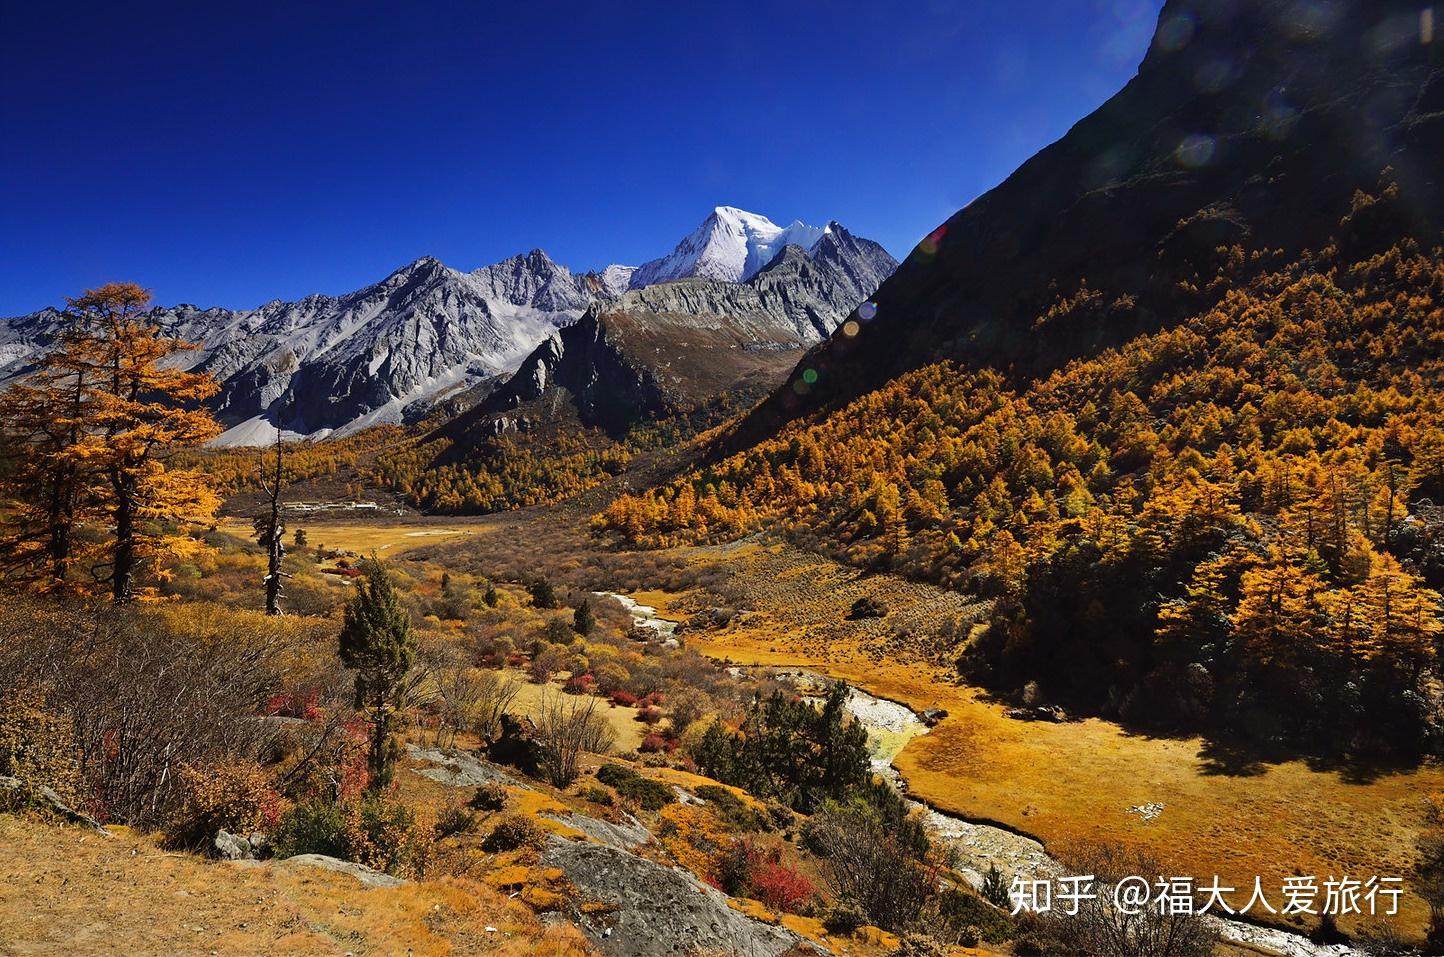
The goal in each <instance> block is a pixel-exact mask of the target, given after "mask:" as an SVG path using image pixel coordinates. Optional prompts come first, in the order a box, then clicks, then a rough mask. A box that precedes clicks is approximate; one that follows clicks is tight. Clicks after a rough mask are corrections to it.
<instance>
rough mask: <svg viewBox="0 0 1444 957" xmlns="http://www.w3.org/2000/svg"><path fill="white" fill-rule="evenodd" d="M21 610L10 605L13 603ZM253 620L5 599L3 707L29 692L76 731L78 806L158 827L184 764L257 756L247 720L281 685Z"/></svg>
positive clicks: (258, 741) (272, 651) (0, 623)
mask: <svg viewBox="0 0 1444 957" xmlns="http://www.w3.org/2000/svg"><path fill="white" fill-rule="evenodd" d="M17 605H18V607H16V606H17ZM258 618H260V616H250V617H247V616H235V617H231V616H229V615H226V616H220V615H218V616H216V617H215V619H214V620H213V621H207V622H205V623H204V624H206V625H207V626H208V627H207V628H205V629H195V630H193V629H191V628H188V627H185V622H186V619H185V618H184V617H181V616H178V615H177V614H176V613H175V612H171V613H169V614H157V613H148V612H146V611H145V610H143V609H109V608H106V609H89V608H72V607H62V606H59V605H56V604H53V603H50V602H44V601H29V600H23V599H16V600H12V605H11V608H10V609H9V610H8V613H7V614H6V615H5V616H4V617H3V619H0V702H6V704H5V705H0V710H5V711H8V710H9V702H11V701H12V700H14V698H13V696H14V695H15V690H14V689H18V688H22V687H25V688H38V689H40V693H41V694H43V696H44V701H45V708H46V711H47V713H48V714H50V715H52V716H54V717H55V718H56V719H57V720H59V721H61V722H64V723H65V724H68V725H69V727H70V728H72V729H73V734H74V739H75V753H76V759H77V762H78V765H79V773H80V777H81V780H82V782H83V789H84V791H85V793H86V797H87V799H88V800H86V801H84V802H82V803H83V804H84V805H85V809H86V810H89V811H91V812H92V813H94V814H96V815H97V816H98V817H102V818H105V819H108V820H116V821H124V822H126V823H129V824H132V825H138V826H151V825H156V824H159V823H161V822H163V821H164V820H166V819H167V818H168V817H169V816H170V815H171V814H172V813H174V811H175V810H176V808H177V804H178V802H179V800H180V797H181V792H182V781H181V775H180V773H179V771H180V768H181V767H183V766H193V767H203V766H205V765H207V764H210V763H214V762H215V761H218V760H220V759H223V758H249V757H254V756H255V755H256V754H258V753H259V751H260V749H261V747H262V746H263V745H264V743H265V741H266V739H267V738H268V737H269V736H270V734H271V729H270V728H269V727H268V726H267V725H266V724H265V723H264V722H262V721H259V720H257V717H256V715H257V714H258V713H259V712H260V711H261V710H262V709H263V707H264V704H265V701H266V699H267V697H268V696H269V695H270V693H271V692H272V691H273V690H274V689H275V688H276V687H277V685H278V684H279V682H278V680H277V668H276V664H277V657H278V646H279V644H280V643H279V642H278V641H277V640H276V632H274V631H272V630H269V629H267V628H265V627H258V622H257V621H256V619H258Z"/></svg>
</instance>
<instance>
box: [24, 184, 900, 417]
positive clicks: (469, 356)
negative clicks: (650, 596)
mask: <svg viewBox="0 0 1444 957" xmlns="http://www.w3.org/2000/svg"><path fill="white" fill-rule="evenodd" d="M844 240H845V241H846V243H845V247H846V248H844V247H843V246H841V245H839V243H840V242H842V241H844ZM859 243H860V244H861V245H859ZM789 246H796V247H800V248H801V249H802V250H805V251H806V255H805V256H803V259H804V260H809V261H808V262H801V263H799V264H797V265H796V266H794V267H791V268H789V269H788V270H782V269H780V268H774V269H772V270H770V273H771V277H770V278H768V277H767V276H766V275H764V274H766V273H768V272H769V270H768V269H767V268H766V267H768V266H769V264H774V263H775V262H780V260H781V259H782V258H783V257H782V256H781V254H782V253H783V252H784V251H785V250H786V249H787V247H789ZM794 252H796V250H794ZM894 265H895V264H894V263H893V261H892V258H891V257H890V256H888V255H887V254H886V252H885V251H883V250H882V248H881V247H880V246H877V245H876V244H875V243H868V241H867V240H855V239H853V237H851V236H850V234H847V233H846V231H845V230H842V229H841V227H838V226H836V224H830V225H829V226H828V227H825V228H818V227H814V226H807V225H804V224H802V223H794V224H792V225H791V226H789V227H787V228H785V229H784V228H781V227H779V226H777V225H775V224H774V223H772V222H771V221H770V220H768V219H767V218H766V217H764V216H758V215H756V214H754V213H748V212H745V211H743V210H739V209H734V208H732V207H730V206H719V207H718V208H717V209H716V210H714V211H713V213H712V214H711V215H710V216H708V218H707V220H706V222H704V223H703V224H702V226H701V227H700V228H699V229H698V230H697V231H696V232H694V233H693V234H692V235H691V236H689V237H687V238H686V239H684V240H683V241H682V242H681V243H680V244H679V245H678V246H677V248H676V250H674V251H673V253H672V254H671V255H670V256H668V257H665V258H664V259H659V260H655V261H653V262H651V263H648V264H646V265H645V266H641V267H634V266H623V265H611V266H607V267H606V268H605V269H603V270H601V271H600V272H591V273H572V272H571V271H570V270H568V269H567V268H566V267H564V266H561V265H558V264H557V263H555V262H553V261H552V260H551V258H550V257H548V256H547V254H546V253H545V252H543V251H542V250H540V249H534V250H532V251H531V252H529V253H525V254H523V255H519V256H513V257H511V258H510V259H506V260H503V261H502V262H499V263H495V264H493V265H490V266H485V267H483V268H480V269H476V270H473V271H471V272H462V271H460V270H457V269H453V268H451V267H449V266H447V265H445V264H443V263H441V262H439V261H438V260H436V259H434V258H432V257H430V256H424V257H422V258H421V259H418V260H416V261H415V262H413V263H410V264H408V265H406V266H403V267H402V268H400V269H398V270H396V271H395V272H393V273H392V274H391V275H389V276H387V277H386V278H385V279H383V280H381V281H380V282H378V283H374V284H372V285H370V286H367V287H365V288H363V289H359V290H357V291H355V292H352V293H347V294H344V295H341V296H322V295H312V296H307V297H306V298H304V299H300V300H297V301H295V302H283V301H281V300H275V301H273V302H269V303H266V304H265V305H263V306H261V307H259V308H257V309H246V310H231V309H221V308H211V309H200V308H198V307H196V306H191V305H178V306H173V307H163V308H157V309H156V310H154V311H153V313H152V317H153V318H154V320H155V321H156V323H157V324H159V325H160V326H162V327H163V328H164V329H165V330H166V331H167V333H168V334H170V335H174V336H176V337H178V338H181V339H185V340H187V341H189V342H195V343H199V344H200V348H199V349H197V350H195V351H193V352H188V353H184V354H182V355H180V356H178V357H176V359H175V360H174V361H175V362H176V364H178V365H181V366H184V367H185V368H190V369H195V370H198V371H205V372H209V373H210V374H212V375H213V376H215V378H216V379H217V381H219V382H220V383H221V391H220V394H219V395H218V396H217V397H216V398H215V399H214V400H213V401H212V403H211V404H212V406H213V408H214V410H215V412H216V416H217V418H218V419H220V421H221V422H222V424H224V425H226V426H227V427H228V430H227V431H226V433H225V434H223V435H222V436H221V437H220V439H218V440H217V444H221V445H254V444H264V443H265V442H268V441H271V439H273V438H274V435H275V432H274V429H275V428H276V427H277V426H280V427H281V428H282V429H283V430H285V432H286V433H287V434H288V435H292V436H298V437H317V438H319V437H324V436H328V435H332V436H340V435H346V434H349V433H351V432H355V431H358V430H360V429H362V428H365V427H367V426H370V425H377V424H382V423H398V422H409V421H414V420H415V419H417V418H419V417H420V416H422V415H424V414H425V413H426V412H427V411H428V410H430V409H431V408H433V407H434V406H435V405H436V404H437V403H438V402H440V401H442V400H444V399H446V398H447V397H448V396H452V395H455V394H459V393H462V392H465V391H466V390H468V389H471V388H472V387H473V386H476V385H478V384H479V383H481V382H483V381H485V380H487V379H491V378H494V377H497V376H504V375H508V374H510V373H512V372H514V371H515V370H516V369H517V368H518V366H520V365H521V364H522V362H523V360H524V359H526V358H527V356H528V355H529V354H531V353H532V351H533V350H534V349H536V347H537V346H538V345H539V344H540V343H542V342H544V341H546V340H548V339H549V338H550V337H551V336H553V335H555V334H556V333H557V332H558V330H561V329H564V328H566V327H569V326H571V325H572V324H574V323H575V322H576V321H577V320H578V319H580V318H581V317H582V315H583V314H584V313H585V312H586V311H587V310H588V309H589V308H591V307H593V306H594V305H596V304H598V303H602V302H608V301H611V300H614V299H617V298H618V297H621V296H623V295H624V294H626V293H627V292H628V290H629V289H640V288H642V287H644V286H648V285H651V284H654V283H657V282H662V281H665V280H671V279H678V278H683V277H687V276H699V277H707V278H712V279H718V280H722V281H724V282H726V283H738V282H742V281H745V280H749V279H751V278H753V277H754V276H758V277H760V278H759V280H758V281H759V283H761V285H760V286H759V289H760V290H761V292H762V294H763V298H764V300H765V301H766V302H767V304H768V305H767V309H766V310H765V311H766V312H767V313H768V314H769V315H772V316H774V317H775V319H776V321H779V322H783V323H785V324H786V325H787V326H788V327H789V328H794V329H796V330H797V334H798V335H800V336H801V337H802V339H803V340H804V341H808V342H811V341H816V340H817V339H819V338H821V337H823V336H825V335H826V334H827V333H828V332H830V331H831V328H832V326H833V325H835V324H836V322H837V321H838V317H839V316H840V315H841V314H845V313H846V311H847V310H848V309H850V308H851V307H852V306H853V305H855V304H856V302H858V301H859V297H860V296H866V295H867V294H869V293H870V292H871V290H872V289H874V288H876V284H877V282H880V281H881V279H880V276H881V275H885V274H886V273H887V272H890V271H891V269H892V267H893V266H894ZM739 292H740V291H739ZM747 293H748V295H749V296H751V297H752V298H754V299H755V298H756V295H757V294H756V293H754V292H752V291H750V290H748V291H747ZM723 298H724V299H727V297H725V296H724V297H723ZM733 298H735V296H734V297H733ZM718 308H723V309H724V311H726V310H728V309H733V308H735V309H738V310H743V305H742V304H741V303H740V301H739V303H736V304H733V303H731V299H727V304H726V305H724V306H719V307H718ZM743 311H746V310H743ZM62 323H63V317H62V316H61V314H60V313H59V312H58V311H56V310H54V309H43V310H41V311H40V312H37V313H32V314H31V315H28V316H21V317H18V318H15V319H0V387H3V386H4V384H5V383H7V382H9V381H13V380H14V379H16V378H19V377H22V376H24V375H26V374H28V373H29V371H30V370H31V369H33V367H34V362H35V360H36V359H37V358H38V357H39V356H40V355H43V354H44V352H45V351H46V350H48V349H49V348H50V344H51V343H52V342H53V341H54V339H55V336H56V334H57V333H58V331H59V330H60V328H61V325H62Z"/></svg>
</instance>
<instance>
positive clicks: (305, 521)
mask: <svg viewBox="0 0 1444 957" xmlns="http://www.w3.org/2000/svg"><path fill="white" fill-rule="evenodd" d="M287 527H288V528H291V529H297V528H304V529H305V530H306V536H307V539H308V545H309V547H313V548H314V547H315V546H317V545H323V546H325V547H326V548H328V549H337V550H341V551H350V552H356V553H357V554H358V555H370V554H371V553H372V552H375V553H376V554H377V555H378V556H379V557H382V558H388V557H391V556H394V555H399V554H401V553H403V552H407V551H410V550H411V549H413V548H420V547H421V546H423V545H435V544H438V543H439V542H452V541H456V540H457V539H459V538H464V537H467V536H470V535H476V534H480V533H481V532H482V531H483V530H485V528H486V527H487V526H485V525H483V524H481V523H479V522H476V521H468V520H465V519H451V520H446V519H425V520H422V521H396V522H389V521H381V520H377V521H365V520H357V521H332V520H329V519H324V518H317V519H311V518H309V517H308V516H305V515H290V516H288V517H287ZM218 528H219V529H220V531H222V532H225V533H227V534H229V535H235V536H237V537H238V538H244V539H250V538H251V537H253V533H252V531H251V523H250V522H249V521H243V520H241V519H235V518H227V519H224V520H222V521H221V522H220V523H219V525H218ZM287 544H289V541H288V542H287Z"/></svg>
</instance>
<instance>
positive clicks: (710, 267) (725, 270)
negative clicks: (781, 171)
mask: <svg viewBox="0 0 1444 957" xmlns="http://www.w3.org/2000/svg"><path fill="white" fill-rule="evenodd" d="M826 232H827V227H822V226H809V225H807V224H806V223H804V222H802V221H801V220H795V221H793V223H792V225H790V226H787V227H782V226H779V225H777V224H776V223H774V222H773V221H772V220H770V219H768V218H767V217H766V216H763V215H760V214H758V213H751V212H748V211H747V210H745V209H738V208H737V207H735V206H718V207H717V208H716V209H714V210H712V212H711V214H710V215H709V216H708V217H707V218H706V219H705V220H703V221H702V225H701V226H698V227H697V229H695V230H694V231H693V232H692V233H691V235H689V236H687V237H686V238H685V239H683V240H682V241H681V242H680V243H678V244H677V248H675V249H673V250H672V252H671V253H669V254H668V255H666V256H663V257H662V258H661V259H654V260H652V261H651V262H649V263H644V264H643V265H641V266H638V267H637V269H636V271H635V272H633V273H632V278H631V288H633V289H641V288H642V287H643V286H650V285H652V284H654V283H659V282H668V281H671V280H674V279H686V278H690V277H693V276H700V277H703V278H707V279H721V280H724V281H726V282H745V281H747V280H748V279H751V278H752V277H753V276H755V275H756V274H757V272H758V271H759V270H761V269H762V267H763V266H766V265H767V264H768V263H769V262H771V261H772V260H773V259H774V258H775V257H776V256H777V254H778V253H779V252H781V251H782V249H783V247H784V246H789V245H791V246H801V247H802V248H803V249H805V250H808V251H811V250H812V247H813V246H815V245H816V244H817V241H818V240H819V239H821V238H822V237H823V235H824V234H825V233H826Z"/></svg>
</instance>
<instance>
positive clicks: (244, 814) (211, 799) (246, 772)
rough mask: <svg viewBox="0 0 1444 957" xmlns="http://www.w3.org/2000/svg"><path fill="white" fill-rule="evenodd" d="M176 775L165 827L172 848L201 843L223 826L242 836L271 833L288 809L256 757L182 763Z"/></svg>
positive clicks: (213, 835) (187, 846)
mask: <svg viewBox="0 0 1444 957" xmlns="http://www.w3.org/2000/svg"><path fill="white" fill-rule="evenodd" d="M180 778H181V797H180V800H179V801H178V802H177V807H176V808H175V810H174V812H173V817H172V818H171V820H170V821H169V823H168V825H167V831H168V833H169V837H170V843H172V844H173V845H175V846H179V847H186V848H192V849H194V848H202V847H205V846H206V845H208V844H209V843H210V842H211V840H212V839H213V838H214V837H215V835H216V832H217V831H219V830H222V829H224V830H227V831H230V832H231V833H232V834H240V835H250V834H252V833H255V832H256V831H261V832H265V833H270V832H272V831H274V830H275V827H276V825H277V824H279V823H280V820H281V815H282V814H283V813H284V812H285V810H286V802H285V800H284V799H283V798H282V797H281V795H280V794H278V793H277V792H276V790H275V788H274V787H273V786H272V783H271V778H270V775H268V774H267V773H266V770H265V768H263V767H261V766H260V764H258V763H256V762H255V761H239V760H231V761H224V762H222V763H220V764H216V765H211V766H207V767H195V766H191V765H185V766H182V767H181V768H180Z"/></svg>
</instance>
